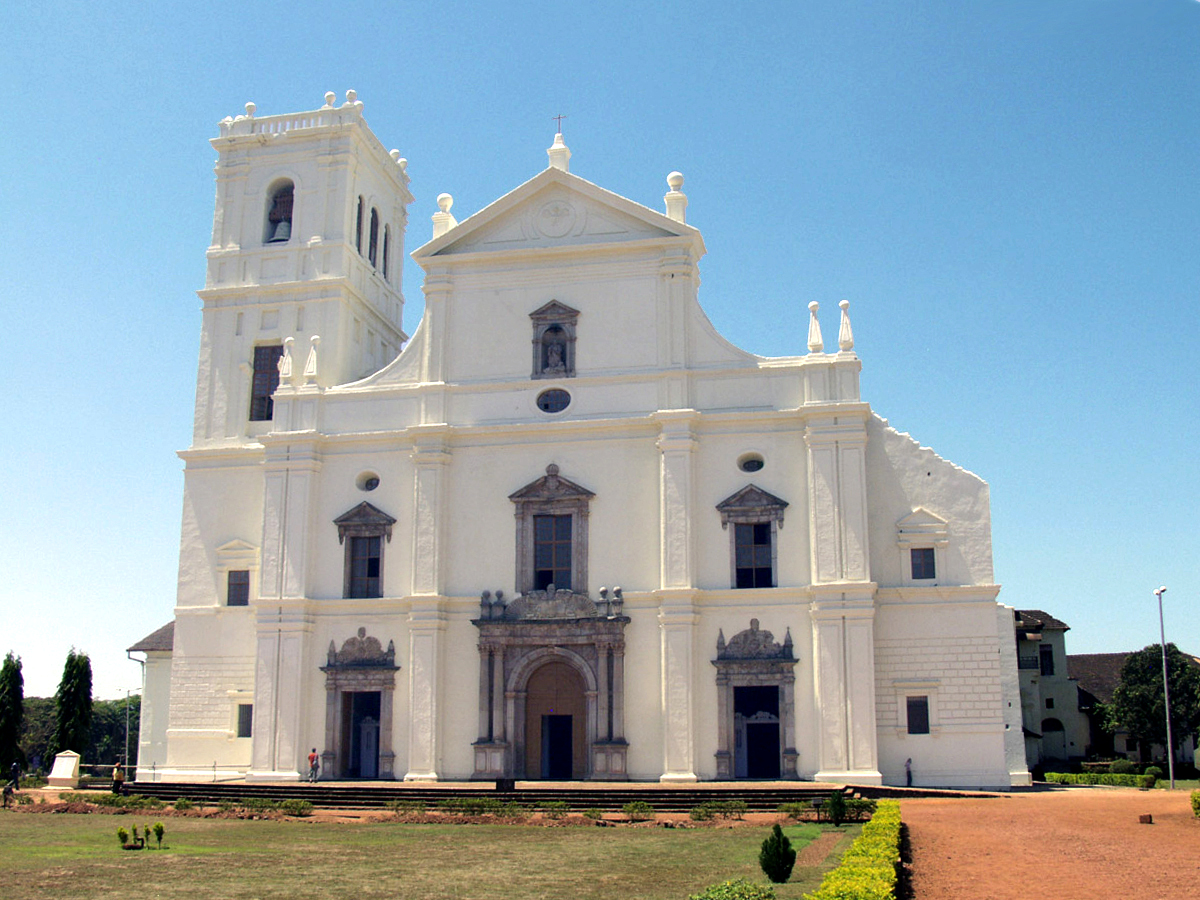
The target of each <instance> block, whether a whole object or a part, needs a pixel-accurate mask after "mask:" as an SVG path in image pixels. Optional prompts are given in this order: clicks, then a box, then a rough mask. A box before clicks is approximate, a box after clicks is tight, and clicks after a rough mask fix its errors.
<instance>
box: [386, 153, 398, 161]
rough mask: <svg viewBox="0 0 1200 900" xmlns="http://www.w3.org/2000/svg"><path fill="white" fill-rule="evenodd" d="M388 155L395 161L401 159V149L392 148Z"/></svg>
mask: <svg viewBox="0 0 1200 900" xmlns="http://www.w3.org/2000/svg"><path fill="white" fill-rule="evenodd" d="M388 156H390V157H391V158H392V161H393V162H399V161H400V151H399V150H392V151H391V152H390V153H388Z"/></svg>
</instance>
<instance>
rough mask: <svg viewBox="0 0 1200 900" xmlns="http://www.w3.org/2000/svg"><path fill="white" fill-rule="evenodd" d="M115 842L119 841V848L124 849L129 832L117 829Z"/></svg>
mask: <svg viewBox="0 0 1200 900" xmlns="http://www.w3.org/2000/svg"><path fill="white" fill-rule="evenodd" d="M117 840H118V841H120V842H121V846H122V847H124V846H125V845H126V844H128V843H129V832H128V831H126V830H125V829H124V828H118V829H117Z"/></svg>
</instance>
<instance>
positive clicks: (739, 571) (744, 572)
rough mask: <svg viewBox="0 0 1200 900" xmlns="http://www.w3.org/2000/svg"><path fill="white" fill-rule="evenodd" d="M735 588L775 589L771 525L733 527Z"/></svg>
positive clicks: (755, 523) (752, 524)
mask: <svg viewBox="0 0 1200 900" xmlns="http://www.w3.org/2000/svg"><path fill="white" fill-rule="evenodd" d="M733 528H734V534H733V553H734V564H733V567H734V577H735V583H734V587H739V588H758V587H774V586H775V579H774V577H773V572H772V566H771V523H770V522H753V523H751V524H745V525H743V524H735V525H734V526H733Z"/></svg>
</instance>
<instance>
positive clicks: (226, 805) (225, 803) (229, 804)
mask: <svg viewBox="0 0 1200 900" xmlns="http://www.w3.org/2000/svg"><path fill="white" fill-rule="evenodd" d="M235 806H237V804H236V803H234V802H233V801H232V800H222V801H221V802H220V803H218V804H217V809H218V810H220V811H221V812H229V811H230V810H231V809H233V808H234V807H235Z"/></svg>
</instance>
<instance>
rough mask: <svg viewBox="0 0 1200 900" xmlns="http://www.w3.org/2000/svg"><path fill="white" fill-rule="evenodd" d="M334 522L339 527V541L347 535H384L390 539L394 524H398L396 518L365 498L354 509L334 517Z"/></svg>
mask: <svg viewBox="0 0 1200 900" xmlns="http://www.w3.org/2000/svg"><path fill="white" fill-rule="evenodd" d="M333 524H334V525H336V526H337V528H338V540H339V541H344V540H345V539H346V537H347V535H349V536H355V537H361V536H370V535H384V536H386V537H387V539H388V540H389V541H390V540H391V539H392V526H393V525H395V524H396V520H395V519H394V518H392V517H391V516H389V515H388V514H387V513H385V512H384V511H383V510H381V509H378V508H376V507H374V506H372V505H371V504H370V503H368V502H367V501H366V500H364V501H363V502H362V503H360V504H358V506H356V507H354V509H352V510H350V511H349V512H344V513H342V514H341V515H340V516H338V517H337V518H336V519H334V520H333Z"/></svg>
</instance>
